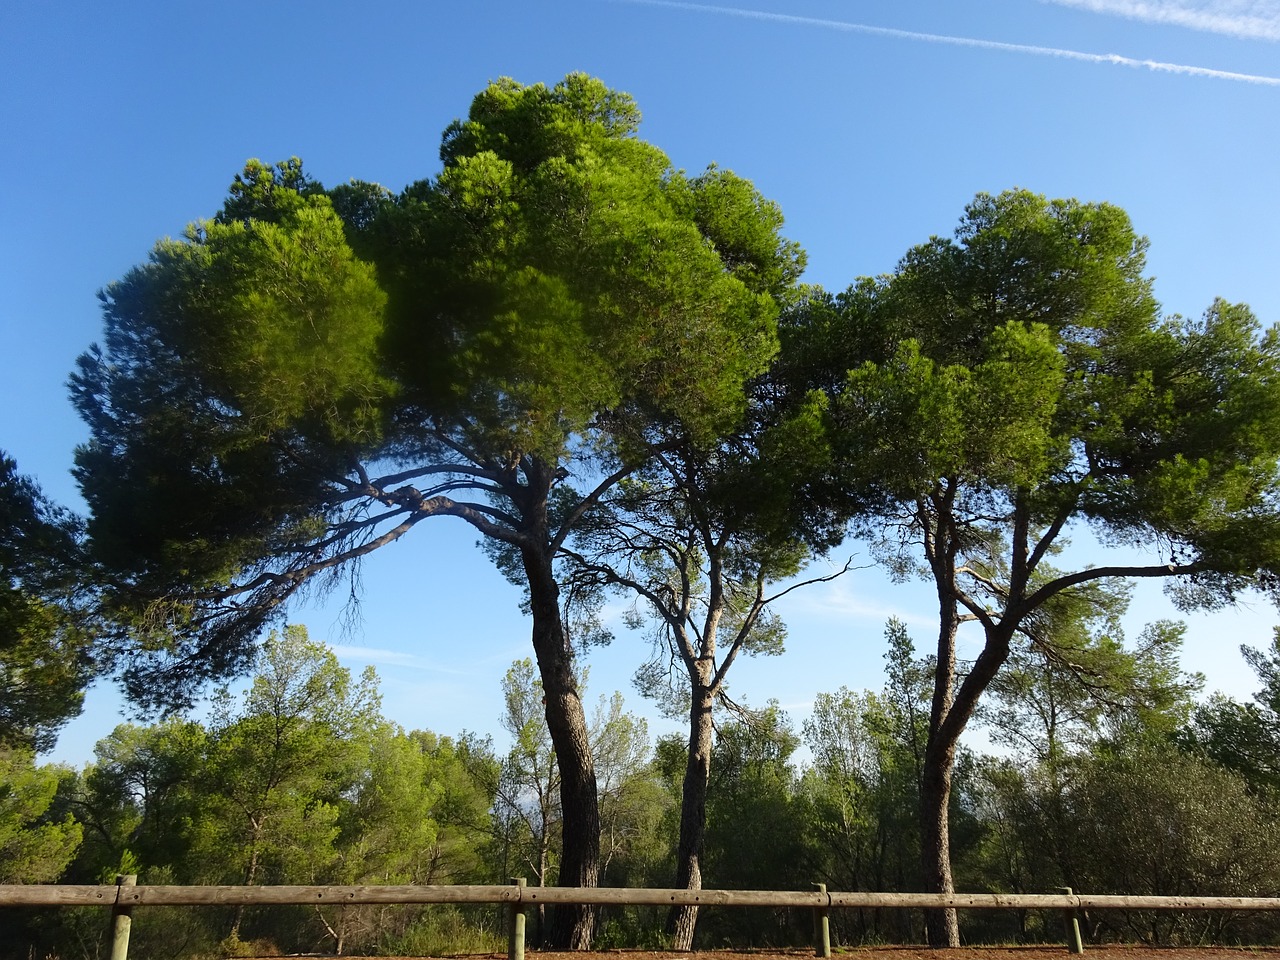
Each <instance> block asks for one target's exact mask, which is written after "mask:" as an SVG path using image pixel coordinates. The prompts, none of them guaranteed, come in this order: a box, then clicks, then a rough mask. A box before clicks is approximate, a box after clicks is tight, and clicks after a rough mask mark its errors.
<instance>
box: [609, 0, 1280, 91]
mask: <svg viewBox="0 0 1280 960" xmlns="http://www.w3.org/2000/svg"><path fill="white" fill-rule="evenodd" d="M618 2H622V3H631V4H639V5H642V6H647V7H669V8H671V9H673V10H690V11H694V12H697V13H714V14H719V15H721V16H728V17H740V18H742V19H745V20H763V21H768V22H772V23H789V24H797V25H800V26H807V27H821V28H823V29H826V30H839V31H842V32H844V33H862V34H869V35H871V36H877V37H893V38H895V39H898V40H916V41H923V42H925V43H941V44H946V45H948V46H953V47H974V48H976V49H979V50H999V51H1002V52H1005V53H1028V54H1033V55H1035V56H1038V57H1056V58H1058V59H1061V60H1079V61H1082V62H1084V63H1105V64H1111V65H1113V66H1118V67H1132V68H1135V69H1142V70H1153V71H1156V72H1158V73H1176V74H1181V75H1183V76H1188V77H1209V78H1211V79H1214V80H1235V81H1237V82H1239V83H1253V84H1259V85H1262V86H1269V87H1280V77H1267V76H1259V75H1257V74H1252V73H1235V72H1232V71H1230V70H1214V69H1212V68H1210V67H1193V66H1189V65H1187V64H1183V63H1163V62H1161V61H1159V60H1140V59H1137V58H1134V57H1125V56H1121V55H1120V54H1118V53H1084V52H1082V51H1079V50H1063V49H1061V48H1058V47H1039V46H1034V45H1031V44H1025V43H1001V42H1000V41H998V40H976V39H974V38H972V37H952V36H947V35H945V34H939V33H918V32H916V31H914V30H897V29H894V28H892V27H873V26H870V25H868V24H864V23H848V22H846V21H844V20H822V19H819V18H817V17H798V16H795V15H793V14H789V13H769V12H766V11H763V10H743V9H740V8H738V7H720V6H713V5H711V4H706V3H684V2H682V0H618ZM1082 2H1085V0H1082Z"/></svg>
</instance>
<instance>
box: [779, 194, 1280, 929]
mask: <svg viewBox="0 0 1280 960" xmlns="http://www.w3.org/2000/svg"><path fill="white" fill-rule="evenodd" d="M1146 246H1147V244H1146V241H1145V239H1143V238H1141V237H1139V236H1138V235H1137V234H1136V233H1135V232H1134V230H1133V227H1132V225H1131V224H1130V222H1129V218H1128V216H1127V215H1126V214H1125V213H1124V211H1122V210H1120V209H1119V208H1117V207H1113V206H1111V205H1109V204H1087V203H1081V202H1078V201H1075V200H1052V201H1051V200H1046V199H1045V198H1044V197H1040V196H1037V195H1035V194H1032V193H1029V192H1026V191H1010V192H1008V193H1004V194H1001V195H1000V196H996V197H993V196H988V195H979V196H978V197H977V198H976V199H975V200H974V201H973V203H971V204H970V205H969V207H968V208H967V209H966V211H965V215H964V217H963V218H962V220H961V223H960V226H959V228H958V229H957V230H956V235H955V239H942V238H937V237H935V238H933V239H931V240H930V241H929V242H927V243H925V244H922V245H920V246H918V247H915V248H913V249H912V250H911V251H909V252H908V253H907V254H906V256H904V257H903V259H902V261H901V262H900V263H899V265H898V268H897V270H896V272H895V273H894V274H893V275H892V276H888V277H882V278H877V279H864V280H862V281H859V282H858V283H857V284H855V285H854V286H853V287H851V288H850V289H849V290H848V291H846V292H845V293H844V294H842V295H841V296H839V297H829V296H825V295H819V296H815V297H812V298H810V299H809V300H808V301H806V302H805V303H803V304H801V306H800V308H799V309H797V310H796V311H795V312H794V314H793V315H792V317H791V318H790V321H789V323H788V325H787V329H786V334H787V345H788V360H787V368H788V370H789V375H790V376H791V377H793V378H794V379H795V380H796V381H797V382H798V383H799V384H802V385H807V386H809V387H812V388H815V389H819V390H823V391H824V392H825V394H826V396H827V398H828V402H829V411H830V412H829V424H830V429H831V436H832V441H831V442H832V446H833V451H834V455H835V461H836V462H837V463H838V464H839V468H838V469H839V476H840V477H841V479H842V481H843V482H844V484H845V485H846V486H847V488H848V489H849V490H851V491H856V494H857V496H858V497H859V498H861V499H862V500H863V501H864V502H873V503H878V504H880V505H881V508H880V509H879V510H875V511H871V512H869V513H866V514H864V518H865V519H864V520H863V521H862V522H861V523H860V528H861V530H862V531H863V532H864V533H866V534H868V535H870V536H871V537H872V538H873V539H874V541H875V542H876V543H877V546H878V549H879V550H880V551H881V554H882V556H884V557H886V558H887V559H889V560H890V561H891V562H892V563H893V565H894V568H895V569H896V570H897V571H898V572H900V573H902V574H903V575H908V574H910V573H912V572H915V571H919V572H920V573H922V574H923V575H924V576H926V577H928V578H929V579H931V580H932V581H933V583H934V584H935V586H936V589H937V595H938V602H939V639H938V658H937V676H936V682H935V687H934V697H933V704H932V715H931V721H930V737H929V746H928V749H927V752H926V767H925V777H924V791H923V794H924V804H923V806H924V811H925V812H924V813H923V814H922V817H923V818H924V821H925V822H923V823H922V829H923V832H924V836H925V840H924V847H925V854H924V856H925V861H926V862H925V874H926V882H927V883H928V884H929V886H930V889H935V890H939V891H945V890H950V889H951V877H950V867H949V864H948V863H947V858H946V849H947V845H948V839H947V824H946V815H947V807H948V804H947V796H948V794H949V790H950V786H949V778H950V771H951V769H952V767H953V765H954V762H955V750H956V744H957V743H958V741H959V736H960V734H961V732H962V731H963V730H964V728H965V726H966V725H967V723H968V721H969V720H970V718H971V717H972V716H973V713H974V710H975V709H976V707H977V704H978V700H979V697H980V696H981V695H982V693H983V691H984V690H985V689H986V688H987V686H988V685H989V684H990V683H991V681H992V679H993V678H994V677H995V675H996V673H997V672H998V671H999V670H1000V668H1001V666H1002V665H1003V664H1004V662H1005V660H1006V659H1007V658H1008V656H1009V654H1010V649H1011V647H1010V645H1011V643H1013V642H1014V641H1015V639H1026V638H1029V639H1032V640H1034V639H1035V638H1036V637H1037V636H1043V635H1044V633H1045V630H1044V626H1045V623H1044V621H1045V618H1046V616H1048V614H1049V612H1050V611H1051V609H1052V606H1053V604H1054V602H1055V600H1057V599H1058V598H1060V595H1063V594H1066V593H1071V592H1075V593H1076V594H1079V595H1082V591H1084V590H1085V589H1086V588H1087V587H1088V586H1089V585H1090V584H1092V583H1094V582H1096V581H1099V580H1104V579H1106V578H1124V577H1162V578H1170V579H1171V581H1172V582H1174V583H1175V584H1176V587H1175V593H1176V595H1177V596H1178V598H1179V599H1180V600H1181V602H1183V603H1185V604H1188V605H1202V606H1213V605H1217V604H1224V603H1229V602H1231V601H1232V600H1234V599H1235V597H1236V596H1237V595H1238V594H1239V593H1240V592H1241V591H1243V590H1246V589H1249V588H1252V587H1259V586H1261V587H1263V588H1268V589H1270V588H1273V587H1274V585H1275V583H1276V580H1275V577H1274V574H1275V572H1276V571H1277V569H1280V567H1278V564H1280V510H1277V509H1276V504H1277V503H1278V502H1280V500H1278V499H1277V498H1278V495H1280V471H1278V470H1277V460H1278V458H1280V338H1278V334H1277V331H1276V330H1275V329H1271V330H1267V331H1263V330H1262V329H1261V327H1260V325H1259V323H1258V321H1257V320H1256V319H1255V317H1254V316H1253V314H1252V313H1251V312H1250V311H1249V309H1248V308H1247V307H1245V306H1242V305H1233V304H1228V303H1226V302H1223V301H1217V302H1215V303H1214V304H1213V305H1212V306H1211V307H1210V308H1209V309H1208V310H1207V311H1206V312H1205V314H1204V316H1203V318H1202V319H1200V320H1199V321H1189V320H1185V319H1183V318H1181V317H1178V316H1162V315H1161V312H1160V309H1159V305H1158V304H1157V303H1156V301H1155V299H1154V297H1153V296H1152V293H1151V283H1150V281H1149V280H1148V279H1147V278H1146V277H1145V276H1144V275H1143V270H1144V268H1145V257H1144V254H1145V251H1146ZM1081 525H1087V526H1088V527H1089V528H1091V529H1092V531H1093V532H1094V533H1096V534H1097V535H1098V536H1099V537H1101V538H1102V539H1103V541H1104V542H1106V543H1107V544H1109V545H1111V546H1126V547H1131V548H1137V549H1138V550H1139V551H1145V555H1146V556H1147V557H1150V559H1149V560H1148V559H1142V560H1138V561H1136V562H1121V563H1116V564H1103V565H1100V566H1088V567H1080V568H1077V569H1074V570H1067V571H1058V570H1054V569H1051V568H1050V567H1049V558H1050V557H1052V556H1053V555H1054V554H1055V553H1056V552H1057V551H1058V550H1060V549H1061V547H1062V545H1063V543H1064V540H1065V536H1066V534H1068V533H1069V532H1070V530H1071V529H1073V528H1074V527H1076V526H1081ZM917 558H919V559H917ZM1058 602H1065V600H1058ZM966 622H972V623H975V624H977V625H978V626H979V627H980V629H981V630H982V633H983V646H982V649H981V652H980V653H979V654H978V657H977V659H976V661H975V662H974V663H973V665H972V667H971V668H970V669H968V670H967V671H958V669H957V657H956V649H957V647H956V644H957V631H958V629H959V627H960V625H961V624H962V623H966ZM936 926H937V925H936V924H935V927H936ZM931 936H932V937H935V938H936V937H941V938H942V940H941V941H935V942H947V941H948V940H949V941H950V942H952V943H954V942H955V939H956V932H955V923H954V915H951V916H950V917H949V918H948V919H947V922H946V928H945V929H944V930H941V931H938V930H937V929H931Z"/></svg>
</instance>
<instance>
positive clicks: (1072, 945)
mask: <svg viewBox="0 0 1280 960" xmlns="http://www.w3.org/2000/svg"><path fill="white" fill-rule="evenodd" d="M1058 889H1059V890H1061V891H1062V892H1063V893H1065V894H1066V895H1067V896H1068V897H1070V896H1072V895H1073V894H1072V890H1071V888H1070V887H1058ZM1063 917H1064V918H1065V919H1066V927H1067V953H1084V943H1083V942H1082V941H1081V940H1080V921H1079V920H1077V919H1076V908H1075V907H1067V909H1066V910H1064V911H1063Z"/></svg>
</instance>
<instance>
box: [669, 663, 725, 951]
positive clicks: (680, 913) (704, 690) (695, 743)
mask: <svg viewBox="0 0 1280 960" xmlns="http://www.w3.org/2000/svg"><path fill="white" fill-rule="evenodd" d="M697 664H698V672H699V674H705V676H699V677H698V678H697V679H696V680H695V681H694V684H693V691H692V693H693V696H692V698H691V700H690V707H689V761H688V763H687V764H686V766H685V770H684V791H683V794H682V797H681V802H680V844H679V846H678V847H677V848H676V887H677V888H678V889H681V890H701V889H702V844H703V839H704V837H705V836H706V831H707V781H708V780H709V778H710V775H711V740H712V726H711V707H712V704H713V702H714V700H715V693H714V691H713V690H712V688H711V686H710V685H709V684H708V681H709V680H710V675H711V661H710V660H699V661H698V662H697ZM697 923H698V908H697V907H696V906H691V905H690V906H677V907H672V908H671V914H670V916H669V917H668V918H667V932H668V933H669V934H671V949H673V950H692V949H693V933H694V930H695V928H696V927H697Z"/></svg>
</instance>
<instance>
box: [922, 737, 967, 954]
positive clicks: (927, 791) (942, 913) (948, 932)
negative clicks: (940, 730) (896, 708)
mask: <svg viewBox="0 0 1280 960" xmlns="http://www.w3.org/2000/svg"><path fill="white" fill-rule="evenodd" d="M943 739H944V738H942V737H940V736H934V735H931V736H930V738H929V746H928V748H927V749H926V750H925V762H924V774H923V777H922V778H921V783H920V869H921V875H922V877H923V878H924V888H925V891H926V892H927V893H955V884H954V882H953V880H952V877H951V826H950V818H949V807H950V804H951V771H952V769H953V768H954V766H955V746H956V745H955V743H951V744H946V743H944V742H942V741H943ZM924 913H925V932H926V935H927V938H928V941H929V945H930V946H931V947H958V946H960V921H959V920H958V918H957V917H956V912H955V910H949V909H943V908H939V909H933V910H926V911H925V912H924Z"/></svg>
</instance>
